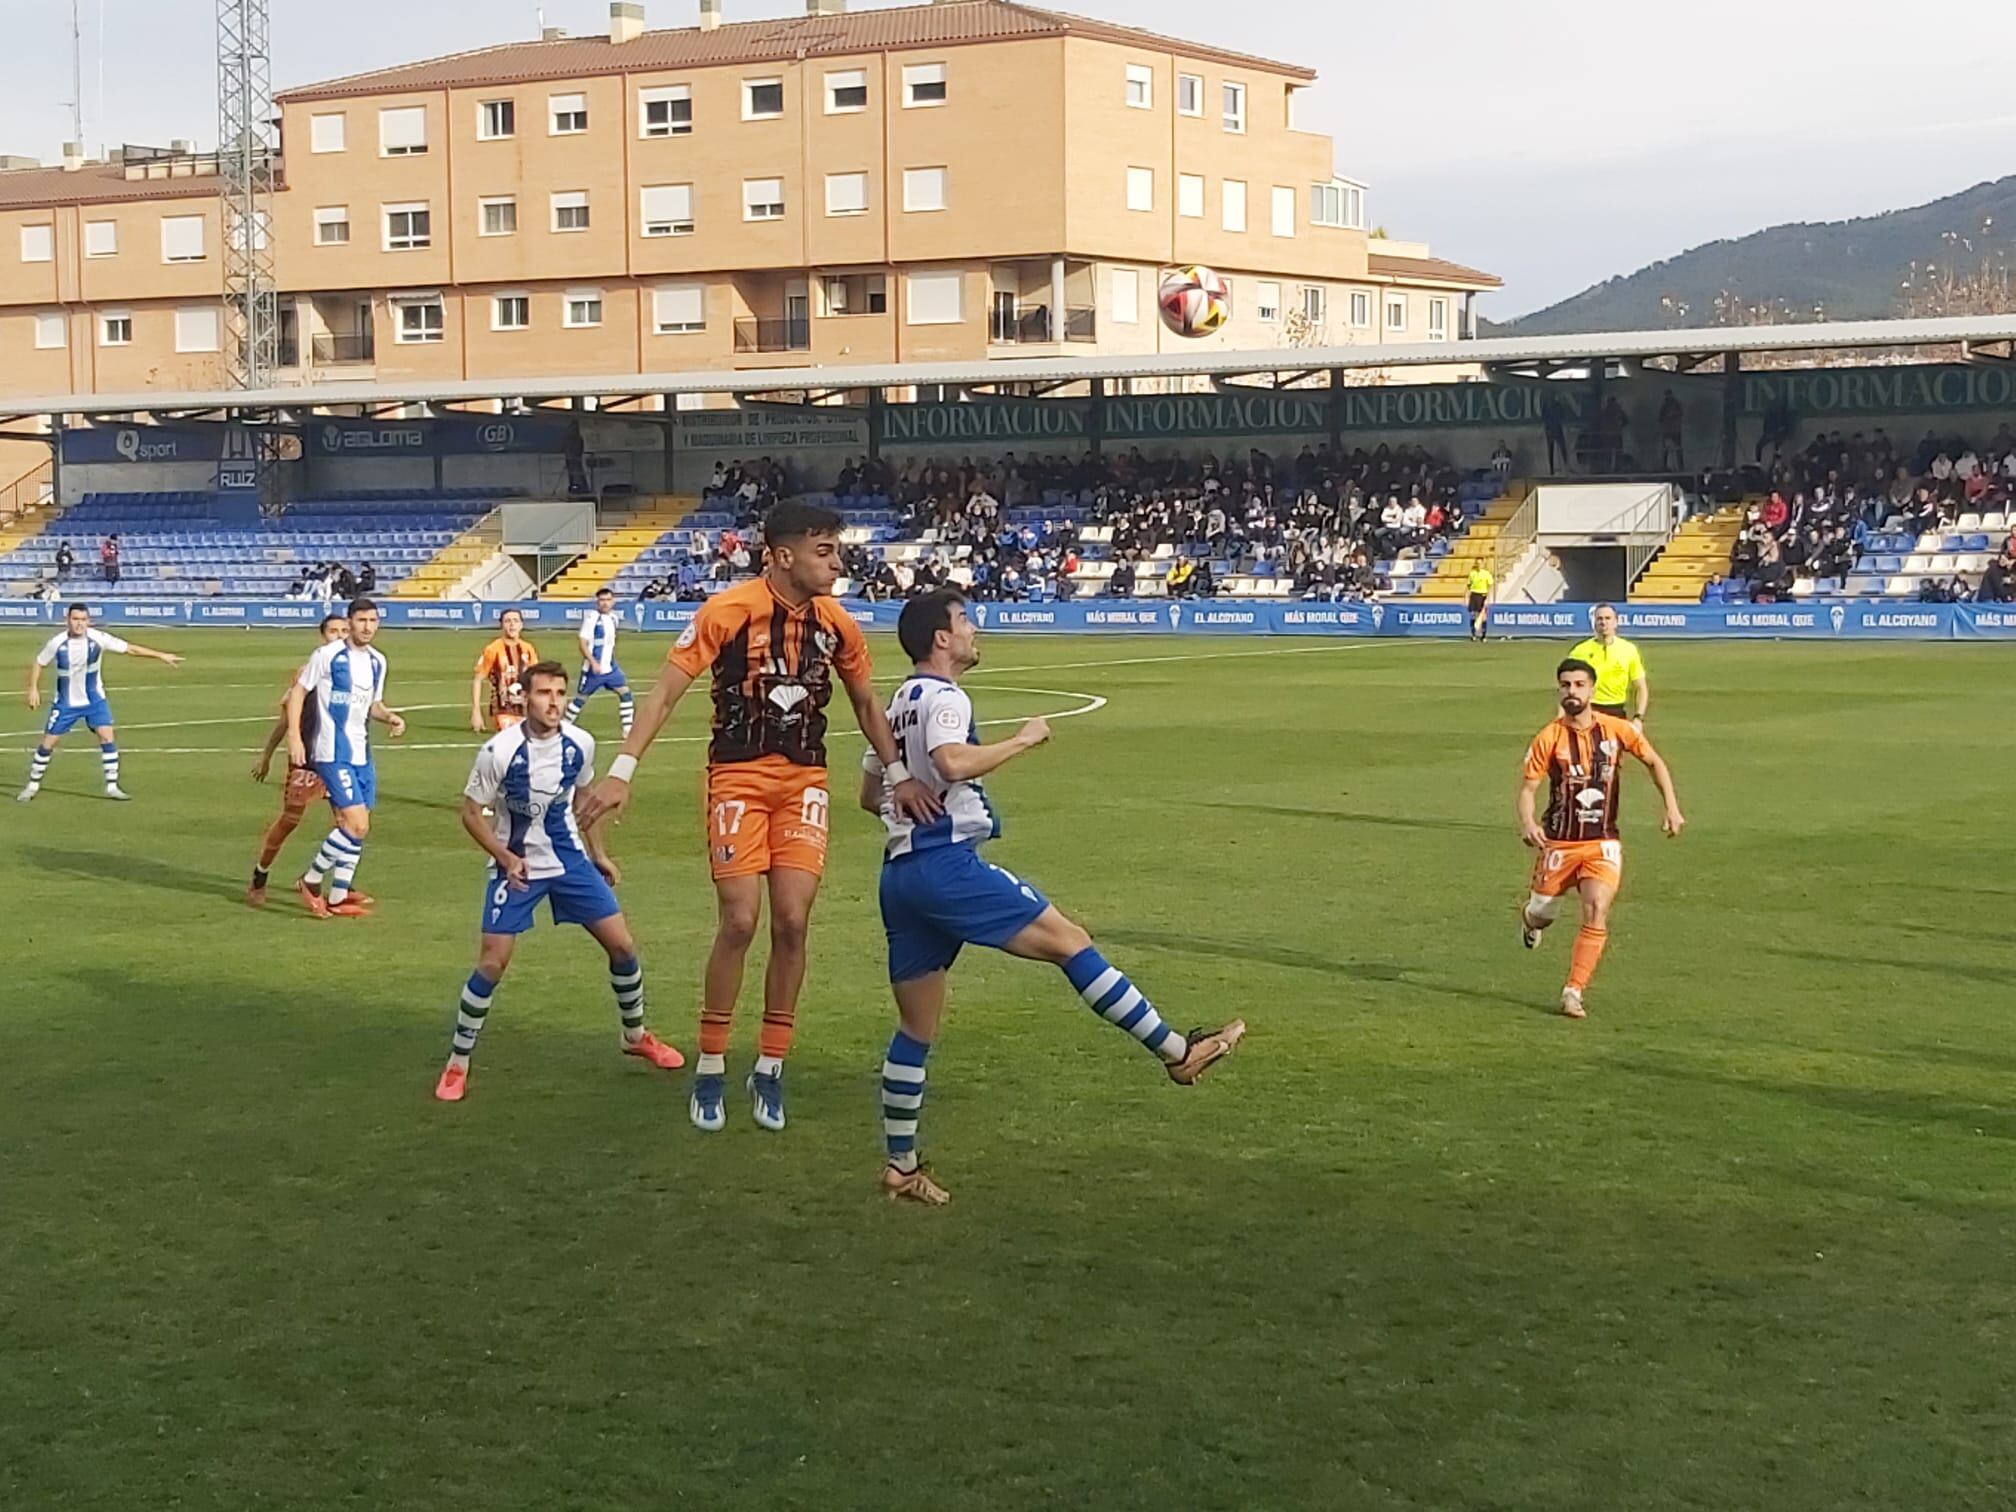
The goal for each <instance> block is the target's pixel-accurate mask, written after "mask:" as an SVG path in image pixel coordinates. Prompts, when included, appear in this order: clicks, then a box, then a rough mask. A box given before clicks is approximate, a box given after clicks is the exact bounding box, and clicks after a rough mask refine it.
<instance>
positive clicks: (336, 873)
mask: <svg viewBox="0 0 2016 1512" xmlns="http://www.w3.org/2000/svg"><path fill="white" fill-rule="evenodd" d="M329 843H330V845H331V847H332V848H333V849H334V851H335V853H336V865H335V867H334V868H333V869H332V870H331V871H330V873H329V901H330V903H331V904H336V903H341V902H342V901H343V900H344V899H345V898H347V897H349V896H350V880H351V878H353V877H355V876H356V875H357V863H358V862H359V861H362V860H363V859H364V842H363V841H362V840H359V839H358V838H357V837H356V836H355V835H353V834H351V833H350V832H349V831H348V830H346V829H342V828H338V829H337V830H335V831H334V832H333V833H332V834H331V835H330V836H329Z"/></svg>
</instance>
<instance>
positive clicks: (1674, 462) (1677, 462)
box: [1659, 389, 1687, 472]
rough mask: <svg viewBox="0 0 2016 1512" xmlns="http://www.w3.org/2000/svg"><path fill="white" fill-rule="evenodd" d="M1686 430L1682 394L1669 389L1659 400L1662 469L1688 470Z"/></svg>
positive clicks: (1673, 470) (1685, 414) (1685, 412)
mask: <svg viewBox="0 0 2016 1512" xmlns="http://www.w3.org/2000/svg"><path fill="white" fill-rule="evenodd" d="M1686 431H1687V411H1686V407H1685V406H1683V405H1682V404H1681V403H1680V396H1679V395H1677V394H1675V393H1674V392H1673V390H1671V389H1668V390H1666V397H1665V398H1663V399H1661V400H1660V401H1659V466H1660V469H1661V470H1662V471H1672V472H1685V471H1686V470H1687V453H1686V449H1685V441H1686Z"/></svg>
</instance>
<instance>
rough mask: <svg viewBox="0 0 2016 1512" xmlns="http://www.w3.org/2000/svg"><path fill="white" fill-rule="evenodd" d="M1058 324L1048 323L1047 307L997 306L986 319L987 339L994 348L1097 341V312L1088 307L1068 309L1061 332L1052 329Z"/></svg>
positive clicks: (1050, 321) (1079, 306)
mask: <svg viewBox="0 0 2016 1512" xmlns="http://www.w3.org/2000/svg"><path fill="white" fill-rule="evenodd" d="M1057 324H1058V323H1057V322H1055V321H1053V320H1052V319H1051V311H1050V309H1049V307H1048V306H1047V305H1037V306H1035V307H1034V308H1032V309H1027V310H1020V309H1017V310H1011V309H1008V308H1006V307H1005V306H1002V305H996V306H995V308H994V309H993V310H992V312H990V314H989V315H988V318H987V339H988V340H989V341H991V342H993V343H994V344H995V345H996V346H1017V345H1023V344H1027V343H1034V342H1052V341H1096V340H1098V339H1099V316H1098V311H1097V310H1096V309H1095V308H1093V307H1092V306H1090V305H1070V306H1067V307H1066V309H1065V311H1064V319H1063V322H1062V325H1063V329H1062V330H1061V331H1059V330H1057V329H1055V327H1056V325H1057Z"/></svg>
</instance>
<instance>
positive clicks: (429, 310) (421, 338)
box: [392, 294, 448, 346]
mask: <svg viewBox="0 0 2016 1512" xmlns="http://www.w3.org/2000/svg"><path fill="white" fill-rule="evenodd" d="M392 310H393V314H394V315H395V317H396V319H395V320H394V322H393V326H392V339H393V340H394V341H396V342H397V343H399V345H401V346H417V345H423V344H425V343H428V342H435V341H439V340H441V339H442V337H443V335H444V334H445V333H446V331H447V325H448V317H447V313H446V311H444V310H443V309H442V307H441V296H440V295H439V294H427V295H419V296H414V297H411V298H406V299H394V300H393V301H392Z"/></svg>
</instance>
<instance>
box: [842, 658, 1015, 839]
mask: <svg viewBox="0 0 2016 1512" xmlns="http://www.w3.org/2000/svg"><path fill="white" fill-rule="evenodd" d="M889 728H890V729H891V730H893V731H894V732H895V734H896V750H897V753H898V754H899V755H901V756H902V758H903V765H905V766H906V767H908V768H909V769H910V775H911V776H912V777H915V778H916V779H917V780H918V781H919V782H921V783H923V784H924V786H925V787H927V788H929V789H930V790H931V791H932V792H933V793H935V794H936V795H937V797H938V801H939V802H940V803H942V804H944V805H945V812H944V813H942V814H940V815H939V816H938V817H937V818H936V819H933V820H932V821H931V822H930V823H929V824H913V823H911V821H910V820H909V819H908V818H906V817H905V816H904V815H903V814H900V813H898V812H897V809H896V805H895V802H894V801H893V800H892V798H891V796H890V792H889V784H888V783H887V782H884V783H883V784H882V825H883V827H884V828H885V829H886V830H888V832H889V835H888V839H887V841H886V842H885V844H884V847H883V851H884V854H885V855H886V856H888V857H889V858H890V859H892V860H893V859H894V858H896V857H897V856H907V855H910V854H912V853H913V852H916V851H927V850H936V849H937V848H938V847H940V846H945V845H978V844H979V843H980V842H981V841H983V840H992V839H994V838H995V837H996V836H998V835H999V834H1000V833H1001V820H1000V818H999V817H998V816H997V815H996V814H995V812H994V808H993V805H992V804H990V803H988V801H987V794H986V791H985V790H984V789H983V788H982V787H981V786H980V783H979V780H978V779H977V778H974V779H969V780H967V781H964V782H947V781H946V780H945V778H944V776H943V775H942V774H941V773H940V772H939V770H938V763H937V762H935V761H933V760H932V759H931V753H932V752H933V751H935V750H937V749H938V747H940V746H944V745H978V744H979V743H980V736H979V734H978V733H977V732H976V731H975V730H974V727H973V700H971V699H970V698H968V697H967V696H966V692H965V690H964V689H963V688H961V687H960V686H959V685H958V684H957V683H950V682H947V681H946V680H945V679H944V678H942V677H934V676H932V675H931V674H930V673H928V672H918V673H914V674H913V675H911V676H910V677H907V678H905V679H904V680H903V684H902V686H901V687H899V688H897V690H896V692H895V695H894V696H893V697H891V698H890V700H889ZM861 770H862V771H864V772H866V773H868V774H869V775H870V776H871V777H880V776H882V775H883V770H882V762H881V760H880V758H878V757H877V756H876V754H875V752H874V751H873V750H870V751H869V752H868V754H867V755H866V756H865V757H863V758H862V761H861Z"/></svg>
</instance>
